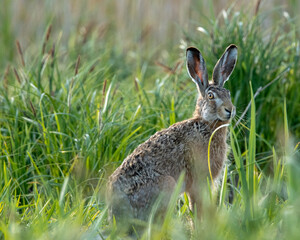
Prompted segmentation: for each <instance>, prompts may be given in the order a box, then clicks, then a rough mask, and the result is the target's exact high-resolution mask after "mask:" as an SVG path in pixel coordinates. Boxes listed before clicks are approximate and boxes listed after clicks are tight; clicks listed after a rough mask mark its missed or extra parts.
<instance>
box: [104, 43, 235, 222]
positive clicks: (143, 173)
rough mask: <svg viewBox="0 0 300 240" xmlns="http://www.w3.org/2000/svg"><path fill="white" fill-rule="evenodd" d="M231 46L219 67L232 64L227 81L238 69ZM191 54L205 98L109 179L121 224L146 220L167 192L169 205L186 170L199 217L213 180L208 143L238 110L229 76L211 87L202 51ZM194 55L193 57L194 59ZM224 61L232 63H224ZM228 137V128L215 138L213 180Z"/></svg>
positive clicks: (186, 187) (111, 210) (109, 191)
mask: <svg viewBox="0 0 300 240" xmlns="http://www.w3.org/2000/svg"><path fill="white" fill-rule="evenodd" d="M232 46H233V45H231V46H230V47H228V48H227V50H226V51H225V53H224V54H223V56H222V58H221V59H220V60H219V62H220V63H219V62H218V63H217V66H216V69H221V70H222V66H224V65H225V66H227V65H230V64H231V65H233V66H232V68H230V69H229V71H230V72H229V73H228V72H226V73H227V76H228V75H229V76H230V74H231V72H232V70H233V67H234V64H235V62H234V63H233V59H232V58H234V57H235V58H234V61H236V55H234V53H232V52H230V51H231V49H232ZM230 48H231V49H230ZM187 51H188V53H187V58H188V71H189V73H190V76H191V78H192V79H193V81H195V82H196V84H197V87H198V89H199V92H200V93H201V94H200V96H199V99H198V101H197V104H196V110H195V112H194V116H193V118H191V119H188V120H184V121H182V122H178V123H175V124H173V125H172V126H170V127H169V128H167V129H164V130H161V131H159V132H157V133H155V134H154V135H153V136H151V137H150V138H149V139H148V140H147V141H146V142H144V143H142V144H141V145H139V146H138V147H137V148H136V149H135V150H134V151H133V152H132V154H130V155H129V156H127V158H126V159H125V160H124V161H123V163H122V165H121V166H120V167H118V168H117V169H116V170H115V172H114V173H113V174H112V175H111V176H110V178H109V182H108V187H107V199H108V204H109V215H110V217H112V216H115V218H116V219H117V222H118V221H120V220H122V219H123V220H125V219H128V217H132V218H138V219H142V220H146V219H147V217H148V215H149V211H150V210H151V206H152V205H153V203H154V201H155V200H156V198H157V197H158V196H159V194H161V193H164V201H163V202H164V203H165V204H167V202H168V199H169V197H170V196H171V194H172V191H173V189H174V187H175V185H176V183H177V181H178V178H179V176H180V174H181V173H182V172H183V171H184V172H185V179H184V189H183V191H185V192H186V193H187V194H188V196H189V199H190V205H191V208H193V207H194V205H195V204H196V205H197V206H198V207H197V209H198V214H200V208H201V201H200V190H199V182H205V180H206V177H207V176H209V172H208V165H207V151H208V142H209V138H210V136H211V134H212V133H213V131H214V130H215V129H216V128H217V127H219V126H221V125H222V124H226V123H229V122H230V118H231V117H232V116H234V113H235V108H234V106H233V105H232V103H231V100H230V94H229V91H228V90H226V89H224V88H223V84H224V82H225V81H226V80H227V79H228V77H227V76H223V75H222V76H223V77H224V79H225V78H226V80H223V81H222V79H221V80H219V81H218V84H217V85H216V84H214V82H213V83H212V84H209V83H208V80H207V79H206V78H207V73H206V68H205V62H204V60H203V58H202V56H201V54H200V52H199V50H197V49H195V48H189V49H188V50H187ZM189 54H193V56H192V57H190V55H189ZM198 54H199V56H200V59H198ZM225 54H227V56H225ZM230 54H231V55H233V57H232V56H230ZM224 56H225V57H224ZM222 59H223V60H222ZM224 59H225V60H226V61H229V62H228V63H227V62H225V60H224ZM228 59H229V60H228ZM218 65H219V66H218ZM194 68H196V70H194ZM220 74H223V73H222V72H221V73H220ZM214 75H217V74H214ZM205 76H206V77H205ZM200 78H202V79H200ZM199 80H200V81H199ZM201 82H202V83H201ZM203 83H204V84H203ZM201 84H203V85H201ZM209 93H212V94H213V95H214V99H209V97H208V96H209ZM226 109H227V110H226ZM226 136H227V128H226V127H224V128H221V129H219V130H218V131H217V132H216V134H215V135H214V137H213V138H212V142H211V148H210V156H211V157H210V161H211V166H210V167H211V172H212V176H213V179H214V180H217V179H218V178H219V176H220V174H221V171H222V169H223V166H224V161H225V159H226V150H227V144H226Z"/></svg>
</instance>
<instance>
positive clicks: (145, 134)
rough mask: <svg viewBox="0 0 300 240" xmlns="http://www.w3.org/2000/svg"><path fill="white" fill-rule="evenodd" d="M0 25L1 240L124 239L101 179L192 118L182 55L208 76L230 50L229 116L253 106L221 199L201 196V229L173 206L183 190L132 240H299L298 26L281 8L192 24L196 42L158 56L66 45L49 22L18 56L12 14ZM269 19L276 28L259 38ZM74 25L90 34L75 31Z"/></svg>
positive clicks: (108, 34)
mask: <svg viewBox="0 0 300 240" xmlns="http://www.w3.org/2000/svg"><path fill="white" fill-rule="evenodd" d="M4 4H5V6H6V8H12V7H13V6H12V5H10V2H9V1H4ZM48 4H50V3H48ZM107 4H108V5H107V9H110V8H111V9H113V6H110V5H109V3H107ZM50 5H51V4H50ZM130 6H131V5H130ZM76 7H78V6H77V5H76ZM196 7H199V8H200V6H198V5H195V6H193V11H195V10H197V9H196ZM211 7H213V5H211ZM24 11H25V10H24ZM132 11H134V10H133V9H132ZM191 11H192V10H191ZM193 11H192V12H193ZM201 11H202V10H201V9H199V11H198V12H201ZM2 13H3V8H1V23H0V24H1V37H2V38H1V40H0V51H1V52H4V53H5V54H3V56H2V57H1V59H0V62H1V64H0V66H1V68H0V81H1V86H0V238H1V239H101V238H102V237H103V238H109V239H124V238H126V237H128V236H126V233H123V232H121V231H119V229H117V227H116V225H114V224H112V225H109V224H108V222H107V213H106V211H107V209H106V203H105V197H104V192H105V184H106V181H107V177H108V175H109V174H110V173H111V172H112V171H113V170H114V169H115V168H116V167H117V166H119V165H120V163H121V162H122V160H123V159H124V158H125V157H126V156H127V155H128V154H130V153H131V152H132V151H133V149H134V148H135V147H137V146H138V145H139V144H140V143H142V142H143V141H145V140H146V139H147V138H149V136H151V135H152V134H153V133H155V132H156V131H158V130H160V129H163V128H166V127H168V126H170V125H171V124H173V123H175V122H178V121H180V120H183V119H186V118H189V117H191V116H192V113H193V110H194V105H195V100H196V97H197V96H196V88H195V86H194V84H193V83H192V81H190V80H189V78H188V76H187V74H186V72H185V66H184V61H185V59H184V54H185V52H184V49H180V48H179V47H178V46H179V45H181V47H183V48H184V47H185V46H187V45H195V46H197V47H198V48H199V49H201V52H202V54H203V55H204V57H205V59H206V62H207V65H208V69H209V72H212V67H213V64H215V62H216V60H217V59H218V58H219V57H220V54H221V52H222V51H223V50H224V48H225V46H227V45H228V44H230V43H235V44H236V45H237V46H238V48H239V57H238V62H237V66H236V69H235V71H234V73H233V75H232V77H231V79H230V81H228V83H226V86H225V87H227V88H228V89H230V91H231V95H232V100H233V102H234V104H235V105H236V106H237V111H238V113H239V114H238V115H241V114H242V112H243V111H244V110H245V108H246V106H247V104H248V103H249V102H250V104H251V107H250V110H249V111H248V112H246V115H245V117H244V119H243V120H242V121H241V124H239V125H238V126H237V127H236V128H234V127H233V126H232V127H230V134H229V141H230V143H229V146H230V151H229V154H228V158H229V162H228V164H227V165H226V167H225V171H224V176H223V179H222V183H221V184H220V191H217V192H213V191H212V188H210V187H211V186H210V185H209V186H208V187H207V189H203V196H202V198H203V204H204V207H203V216H202V221H201V222H197V221H196V217H195V216H194V215H193V213H192V212H190V210H189V209H188V199H187V197H186V195H181V196H178V195H179V189H180V185H181V182H179V184H178V187H177V188H176V190H175V192H174V194H173V196H172V198H171V201H170V204H169V208H168V209H167V214H166V216H165V219H163V221H162V223H157V222H155V218H154V215H155V211H156V210H155V208H154V209H153V211H152V214H151V215H150V218H149V221H148V222H143V223H140V224H141V225H143V226H144V231H143V232H141V233H140V232H137V233H136V234H137V235H138V237H139V238H141V239H190V238H194V239H297V237H298V236H299V234H300V230H299V225H300V212H299V208H298V206H299V203H300V197H299V196H300V195H299V193H300V187H299V186H300V177H299V176H300V163H299V159H300V157H299V149H300V147H299V136H300V132H299V129H300V128H299V122H300V115H299V110H298V109H300V105H299V104H300V97H299V92H300V85H299V78H300V75H299V74H300V71H299V67H298V66H299V59H300V57H299V53H300V51H299V31H298V29H297V25H296V23H295V20H294V19H293V18H288V17H287V15H286V14H285V15H284V14H282V11H281V10H280V9H279V10H278V9H277V8H276V9H271V10H270V11H258V13H257V15H253V14H249V13H248V12H247V11H245V10H243V9H240V11H237V9H235V8H230V9H229V10H226V11H224V12H223V13H222V14H220V15H218V16H216V17H210V18H205V17H204V15H202V14H199V15H195V16H194V15H193V16H194V17H195V19H188V20H186V21H187V22H188V23H190V26H192V29H191V30H189V31H188V32H186V30H185V29H182V32H184V37H183V39H177V40H174V39H172V41H170V42H169V44H168V51H166V48H164V46H166V45H163V44H162V45H157V46H156V48H155V49H154V48H153V47H154V44H153V43H151V34H150V35H147V36H148V37H146V38H145V39H144V40H143V39H139V40H138V41H137V38H134V39H132V41H137V42H140V45H139V47H137V48H135V47H134V44H132V43H131V44H129V45H130V46H128V45H127V47H128V48H127V49H126V48H124V46H125V45H122V44H121V41H119V40H118V41H116V40H115V34H114V32H113V30H114V31H115V30H116V29H117V27H116V26H115V27H112V28H111V29H106V30H105V31H104V30H103V29H102V28H100V29H98V28H96V27H93V26H95V25H93V24H91V27H90V28H86V29H85V30H86V32H85V33H86V34H83V32H84V31H83V30H82V32H80V33H78V31H77V30H72V31H70V32H68V34H67V39H65V38H66V36H65V35H64V34H65V33H63V32H61V29H60V27H59V24H58V23H57V22H56V19H53V18H50V17H49V16H51V13H50V12H47V11H46V12H45V19H43V22H46V23H47V24H46V25H45V29H43V33H40V34H37V36H35V37H37V38H39V42H38V43H36V42H34V44H30V43H28V42H27V44H26V46H27V47H25V48H24V42H23V41H22V40H19V43H18V44H15V42H16V41H15V39H13V38H14V33H13V31H12V30H13V29H11V28H10V26H11V25H12V24H14V23H12V22H11V21H12V20H11V16H10V15H8V13H10V12H9V11H7V14H6V15H5V14H2ZM193 13H194V12H193ZM85 14H86V13H85ZM270 14H277V15H278V17H277V19H275V20H274V19H273V21H274V22H272V24H271V25H268V26H267V28H265V26H266V25H264V24H265V22H264V21H265V19H266V18H268V16H269V15H270ZM82 15H84V13H83V14H82ZM73 17H74V16H73ZM166 17H167V16H166ZM86 18H87V19H88V20H90V18H88V17H86ZM88 20H86V21H88ZM110 20H111V19H110ZM81 21H82V22H83V24H84V25H85V26H88V22H85V19H84V17H82V19H81ZM116 21H117V20H116ZM118 21H120V19H119V20H118ZM208 23H209V24H208ZM124 24H125V23H124ZM101 26H102V25H101ZM108 26H110V25H109V24H108ZM134 26H136V25H134ZM199 26H200V27H201V28H199V29H200V30H201V31H196V29H197V27H199ZM178 28H179V27H178ZM112 29H113V30H112ZM29 30H30V29H29ZM31 30H32V29H31ZM50 30H51V31H50ZM102 30H103V32H102ZM140 30H141V29H134V28H133V29H131V31H132V32H138V31H140ZM137 35H139V34H137ZM139 36H140V35H139ZM169 36H170V37H172V34H170V35H169ZM135 37H136V36H135ZM140 37H141V36H140ZM157 38H160V37H158V36H156V40H157ZM149 39H150V40H149ZM126 40H127V41H128V39H126ZM11 42H13V44H11ZM128 42H130V41H128ZM135 43H136V42H135ZM149 44H150V45H149ZM149 46H151V47H149ZM4 50H5V51H4ZM170 66H171V67H170ZM287 69H288V70H287ZM276 77H278V79H277V80H276V81H274V82H273V83H272V84H271V85H270V86H269V87H267V88H265V90H263V91H262V92H260V93H259V95H257V97H256V98H254V95H255V93H256V91H257V89H259V87H264V86H266V85H267V84H268V83H270V82H271V81H272V80H274V79H276ZM297 81H298V82H297ZM249 82H250V83H251V84H249ZM233 125H234V122H233ZM191 219H192V220H194V221H195V224H194V228H192V226H191Z"/></svg>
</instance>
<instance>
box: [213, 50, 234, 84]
mask: <svg viewBox="0 0 300 240" xmlns="http://www.w3.org/2000/svg"><path fill="white" fill-rule="evenodd" d="M237 53H238V52H237V47H236V46H235V45H233V44H232V45H230V46H228V47H227V48H226V50H225V52H224V53H223V55H222V57H221V58H220V59H219V61H218V62H217V64H216V66H215V68H214V71H213V84H214V85H219V86H221V87H223V86H224V83H225V82H226V81H227V80H228V79H229V77H230V75H231V73H232V71H233V69H234V67H235V63H236V61H237Z"/></svg>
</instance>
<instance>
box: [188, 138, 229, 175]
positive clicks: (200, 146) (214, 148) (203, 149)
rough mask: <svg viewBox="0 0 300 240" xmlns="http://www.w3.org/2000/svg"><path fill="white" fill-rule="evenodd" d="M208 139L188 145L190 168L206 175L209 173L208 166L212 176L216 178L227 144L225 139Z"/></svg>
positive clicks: (198, 173) (221, 167)
mask: <svg viewBox="0 0 300 240" xmlns="http://www.w3.org/2000/svg"><path fill="white" fill-rule="evenodd" d="M208 142H209V141H202V142H200V141H199V142H197V143H194V144H192V145H191V146H190V159H191V168H192V169H193V171H195V172H196V173H197V175H201V176H203V177H206V176H208V175H209V167H208V164H209V163H210V170H211V173H212V176H213V178H217V177H218V176H219V174H220V172H221V171H222V169H223V166H224V162H225V159H226V152H227V144H226V141H225V139H213V140H212V141H211V144H209V143H208Z"/></svg>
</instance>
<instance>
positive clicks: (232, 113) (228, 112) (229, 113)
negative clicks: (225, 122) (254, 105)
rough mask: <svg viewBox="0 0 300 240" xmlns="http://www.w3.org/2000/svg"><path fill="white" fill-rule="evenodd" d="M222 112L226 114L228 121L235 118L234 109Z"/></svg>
mask: <svg viewBox="0 0 300 240" xmlns="http://www.w3.org/2000/svg"><path fill="white" fill-rule="evenodd" d="M224 110H225V112H226V114H227V118H228V119H229V118H233V117H234V116H235V107H233V108H232V109H228V108H225V109H224Z"/></svg>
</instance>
